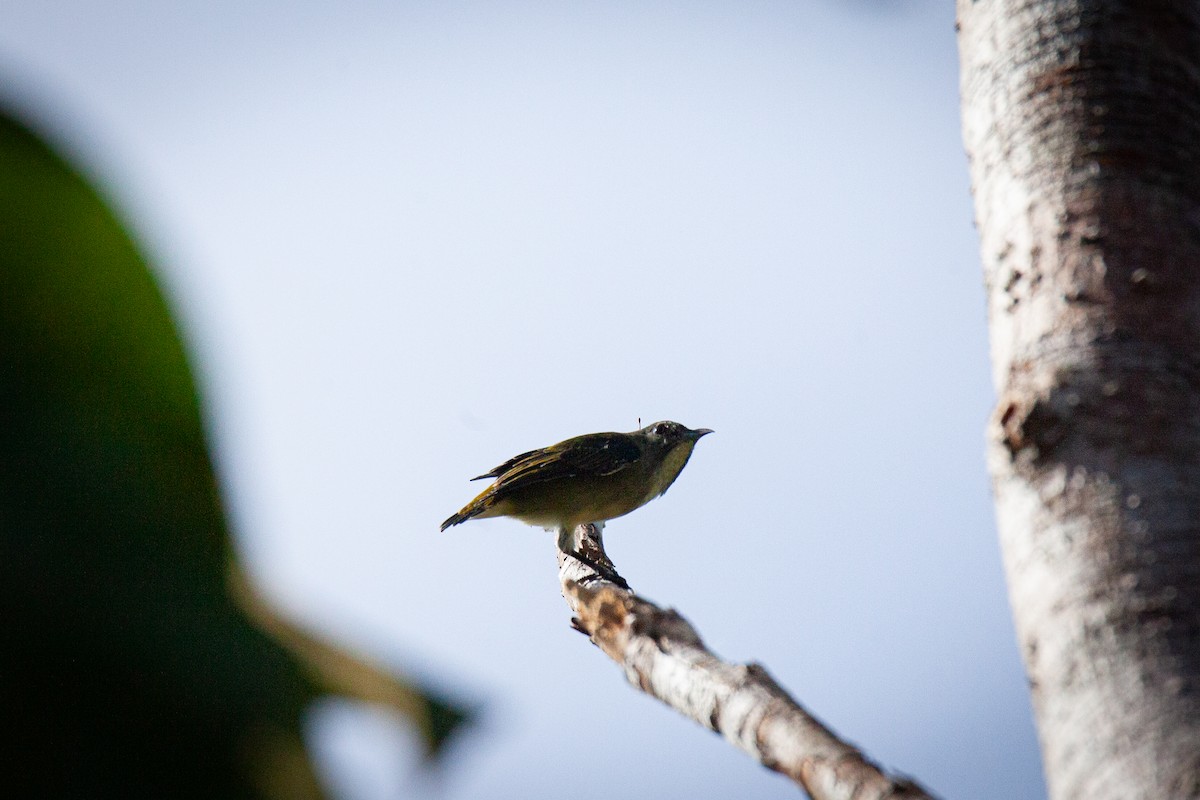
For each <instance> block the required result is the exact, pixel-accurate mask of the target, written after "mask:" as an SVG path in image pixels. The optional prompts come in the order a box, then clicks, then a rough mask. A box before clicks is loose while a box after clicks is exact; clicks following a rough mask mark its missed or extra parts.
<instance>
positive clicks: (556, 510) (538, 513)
mask: <svg viewBox="0 0 1200 800" xmlns="http://www.w3.org/2000/svg"><path fill="white" fill-rule="evenodd" d="M710 433H712V431H711V430H709V429H708V428H697V429H696V430H692V429H690V428H688V427H686V426H684V425H680V424H679V423H678V422H672V421H670V420H663V421H662V422H655V423H654V424H652V425H647V426H646V427H644V428H641V429H639V430H636V431H631V432H629V433H615V432H608V433H588V434H584V435H583V436H575V437H573V438H571V439H566V440H564V441H561V442H559V443H558V444H552V445H550V446H549V447H543V448H540V449H537V450H530V451H529V452H527V453H521V454H520V455H518V456H513V457H512V458H510V459H508V460H507V461H505V462H504V463H503V464H500V465H499V466H497V467H496V468H494V469H492V470H490V471H488V472H485V473H483V474H482V475H478V476H476V477H474V478H472V479H471V480H475V481H477V480H484V479H487V478H494V479H495V480H494V481H493V482H492V484H491V485H490V486H488V487H487V488H486V489H484V490H483V491H482V492H481V493H480V494H479V496H478V497H476V498H475V499H474V500H472V501H471V502H469V503H467V504H466V505H465V506H463V508H462V509H461V510H460V511H458V512H457V513H455V514H451V515H450V516H449V517H448V518H447V519H446V521H445V522H443V523H442V527H441V529H442V530H443V531H445V530H446V529H447V528H449V527H451V526H454V525H459V524H461V523H463V522H466V521H467V520H470V519H487V518H489V517H512V518H515V519H518V520H520V521H522V522H524V523H526V524H527V525H533V526H536V527H540V528H546V529H547V530H557V531H558V534H559V549H560V550H562V551H563V552H565V553H567V554H569V555H572V556H575V557H576V558H580V554H579V553H577V552H575V551H574V550H572V549H570V548H569V545H568V544H567V542H569V538H568V537H569V534H570V532H571V531H573V530H574V529H575V528H576V527H578V526H579V525H583V524H586V523H593V522H594V523H601V522H606V521H608V520H610V519H615V518H616V517H622V516H624V515H626V514H628V513H629V512H631V511H634V510H635V509H638V508H641V507H642V506H644V505H645V504H646V503H649V502H650V501H651V500H653V499H654V498H656V497H659V496H660V495H662V494H664V493H666V491H667V489H669V488H670V487H671V484H672V483H674V482H675V479H676V478H678V477H679V473H680V472H681V471H683V468H684V466H686V465H687V462H688V459H689V458H691V455H692V450H693V449H694V448H695V447H696V442H698V441H699V440H700V439H701V437H704V436H707V435H708V434H710ZM580 560H581V561H584V563H587V564H588V565H589V566H593V567H594V566H595V565H594V564H593V563H592V562H591V561H590V560H587V559H583V558H580Z"/></svg>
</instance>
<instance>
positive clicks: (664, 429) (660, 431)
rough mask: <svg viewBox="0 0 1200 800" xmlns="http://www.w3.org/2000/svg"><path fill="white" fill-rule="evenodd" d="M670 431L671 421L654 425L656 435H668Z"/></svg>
mask: <svg viewBox="0 0 1200 800" xmlns="http://www.w3.org/2000/svg"><path fill="white" fill-rule="evenodd" d="M670 432H671V423H669V422H660V423H658V424H657V425H655V426H654V434H655V435H656V436H666V435H667V434H668V433H670Z"/></svg>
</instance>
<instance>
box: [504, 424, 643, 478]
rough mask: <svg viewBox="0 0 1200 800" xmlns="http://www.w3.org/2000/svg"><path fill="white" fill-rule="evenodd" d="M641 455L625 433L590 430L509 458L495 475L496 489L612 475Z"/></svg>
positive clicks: (625, 467) (628, 465) (627, 466)
mask: <svg viewBox="0 0 1200 800" xmlns="http://www.w3.org/2000/svg"><path fill="white" fill-rule="evenodd" d="M640 455H641V450H640V449H639V448H638V446H637V445H636V444H635V443H633V442H632V441H630V440H629V439H628V438H627V437H625V436H619V435H616V436H614V435H612V434H606V433H589V434H587V435H585V436H577V437H575V438H574V439H568V440H567V441H565V442H561V443H559V444H556V445H551V446H550V447H547V448H545V449H542V450H534V451H531V452H529V453H523V454H522V455H519V456H517V457H516V458H513V459H510V461H509V462H508V463H510V464H511V466H510V467H508V469H505V470H504V471H503V472H500V473H499V474H498V475H497V476H496V478H497V481H496V489H497V490H498V491H500V490H502V491H511V490H513V489H520V488H523V487H525V486H530V485H533V484H535V483H542V482H545V481H553V480H559V479H562V478H573V477H576V476H581V475H593V476H602V475H612V474H614V473H616V472H620V471H621V470H623V469H628V468H629V467H630V465H632V464H633V463H635V462H636V461H637V459H638V457H639V456H640Z"/></svg>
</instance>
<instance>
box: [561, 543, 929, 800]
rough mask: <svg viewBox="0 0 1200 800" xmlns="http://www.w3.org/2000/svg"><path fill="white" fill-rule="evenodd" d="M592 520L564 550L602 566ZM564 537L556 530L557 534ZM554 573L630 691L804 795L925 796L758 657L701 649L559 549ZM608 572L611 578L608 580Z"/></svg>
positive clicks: (823, 798)
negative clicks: (815, 712) (709, 733)
mask: <svg viewBox="0 0 1200 800" xmlns="http://www.w3.org/2000/svg"><path fill="white" fill-rule="evenodd" d="M601 527H602V526H600V525H581V526H579V527H578V528H577V529H576V530H575V531H574V532H573V536H574V541H573V543H572V549H574V550H575V551H576V552H579V553H581V554H583V556H584V557H585V558H586V559H588V560H590V561H592V562H594V564H598V565H600V566H601V567H602V569H605V570H607V569H609V568H612V562H611V561H610V560H609V558H608V556H607V555H606V554H605V552H604V545H603V541H602V539H601ZM563 538H566V537H563ZM558 577H559V580H560V581H561V583H562V592H563V597H564V598H566V601H567V605H569V606H570V607H571V610H572V611H573V612H574V613H575V615H576V616H575V618H574V619H572V621H571V624H572V625H573V626H574V627H575V628H576V630H579V631H580V632H582V633H585V634H587V636H588V637H589V638H590V639H591V640H592V643H593V644H595V645H596V646H598V647H599V648H600V649H601V650H603V651H604V652H605V653H606V654H607V655H608V657H609V658H611V659H612V660H613V661H616V662H617V663H618V664H619V665H621V667H622V669H624V670H625V677H626V678H627V679H628V680H629V682H630V683H631V684H633V685H634V686H635V687H637V688H638V689H641V690H642V691H643V692H646V693H647V694H649V695H652V696H653V697H657V698H658V699H659V700H661V701H663V702H664V703H666V704H667V705H669V706H671V707H672V708H674V709H675V710H677V711H679V712H680V713H681V714H683V715H684V716H686V717H689V718H691V719H693V720H695V721H696V722H699V723H700V724H701V725H703V726H705V727H706V728H709V729H710V730H713V731H716V732H718V733H720V734H721V735H722V736H724V737H725V738H726V739H728V740H729V741H730V742H731V743H732V744H734V745H735V746H737V747H738V748H740V749H741V750H743V751H744V752H746V753H747V754H749V755H750V757H751V758H753V759H754V760H755V761H757V762H758V763H760V764H762V765H763V766H764V767H767V768H768V769H773V770H775V771H776V772H780V773H782V774H784V775H786V776H788V777H789V778H791V779H792V780H793V781H795V782H796V783H797V784H799V785H800V786H801V787H803V788H804V789H805V790H806V791H807V792H808V793H809V795H810V796H811V797H812V798H813V800H876V799H878V800H883V799H884V798H887V799H888V800H921V798H925V799H926V800H928V799H929V798H931V797H932V796H931V795H930V794H929V793H928V792H926V791H925V790H924V789H922V788H921V787H920V786H918V785H917V784H916V783H913V782H912V781H909V780H907V779H905V778H900V777H889V776H887V775H886V774H884V772H883V771H882V770H881V769H880V768H879V767H878V766H876V765H875V764H874V763H872V762H871V761H869V760H868V759H867V758H866V757H865V756H864V755H863V754H862V753H861V752H860V751H859V750H858V749H857V748H855V747H853V746H852V745H850V744H847V743H846V742H843V741H842V740H841V739H839V738H837V736H836V735H835V734H834V733H833V732H832V731H830V730H829V729H828V728H826V727H825V726H824V725H822V724H821V723H820V722H819V721H818V720H817V719H816V718H815V717H813V716H812V715H811V714H809V713H808V712H807V711H805V710H804V709H803V708H801V707H800V706H799V705H798V704H797V703H796V702H795V701H794V700H793V699H792V698H791V697H789V696H788V694H787V692H786V691H784V689H783V687H781V686H780V685H779V684H778V683H776V682H775V680H774V679H773V678H772V677H771V676H770V675H769V674H767V671H766V669H765V668H763V667H762V666H761V665H759V664H754V663H751V664H744V665H742V664H729V663H727V662H725V661H722V660H721V659H720V658H718V657H717V656H715V655H714V654H713V653H712V652H711V651H709V650H708V648H707V647H705V645H704V642H703V641H701V639H700V635H699V634H698V633H696V629H695V628H693V627H692V626H691V624H690V623H689V622H688V621H687V620H685V619H684V618H683V617H682V616H680V615H679V614H678V613H677V612H676V611H674V610H673V609H664V608H660V607H659V606H656V605H655V604H653V603H651V602H649V601H648V600H646V599H644V598H642V597H640V596H638V595H637V594H635V593H634V592H633V591H632V590H630V589H628V588H627V587H622V586H621V585H620V582H621V579H620V576H618V575H617V574H616V570H615V568H612V572H611V574H610V575H607V576H606V575H604V574H602V573H601V572H598V571H597V570H596V569H594V568H593V567H592V566H591V565H588V564H585V563H584V562H583V561H580V560H579V559H577V558H575V557H573V556H572V555H568V554H567V553H564V552H562V548H561V547H560V550H559V554H558ZM613 579H615V582H614V580H613Z"/></svg>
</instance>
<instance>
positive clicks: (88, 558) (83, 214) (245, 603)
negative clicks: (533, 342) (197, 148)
mask: <svg viewBox="0 0 1200 800" xmlns="http://www.w3.org/2000/svg"><path fill="white" fill-rule="evenodd" d="M200 420H201V418H200V409H199V402H198V399H197V393H196V387H195V384H194V383H193V380H192V377H191V373H190V371H189V369H188V364H187V359H186V357H185V354H184V350H183V347H182V345H181V342H180V339H179V336H178V335H177V332H176V330H175V326H174V323H173V322H172V319H171V316H170V314H169V312H168V310H167V307H166V305H165V303H164V302H163V298H162V295H161V294H160V292H159V290H158V288H157V286H156V285H155V283H154V280H153V279H152V277H151V275H150V273H149V271H148V270H147V269H146V266H145V265H144V262H143V259H142V257H141V255H140V254H139V252H138V248H137V247H136V246H135V244H134V242H133V241H132V239H131V238H130V236H129V235H128V234H127V233H126V232H125V230H124V229H123V228H122V226H121V225H120V223H119V222H118V221H117V218H116V217H115V216H114V214H113V213H112V212H111V211H110V210H109V209H108V208H107V207H106V205H105V204H104V202H103V201H102V200H101V199H100V197H99V195H98V194H97V193H96V192H95V191H93V190H92V189H91V188H90V187H89V186H88V185H87V183H86V182H85V181H84V180H83V179H82V178H81V177H80V175H79V174H78V173H77V172H76V171H75V170H73V169H71V168H70V167H69V166H68V165H67V164H66V163H64V161H63V160H62V159H60V158H58V157H57V156H56V155H55V154H54V153H53V152H52V151H51V150H50V149H49V148H48V147H46V146H45V145H44V144H43V143H42V142H41V141H40V140H39V139H38V138H37V137H36V136H35V135H33V134H32V133H31V132H30V131H29V130H28V129H27V128H25V127H24V126H22V125H21V124H20V123H18V122H16V121H14V120H13V119H12V118H11V117H9V116H7V115H3V114H0V619H2V620H3V625H4V628H3V629H4V632H5V633H4V642H3V644H2V645H0V719H3V722H4V725H5V727H6V728H7V729H8V731H9V741H10V742H12V743H14V744H13V745H10V749H8V752H6V759H5V761H6V763H7V764H8V765H9V766H8V768H7V769H6V770H5V776H4V777H5V779H6V782H7V784H8V785H9V786H10V787H27V789H25V790H22V791H23V792H25V791H28V790H32V794H33V796H38V797H47V796H52V797H87V798H106V797H122V798H139V797H163V798H166V797H205V798H216V797H221V798H241V797H245V798H252V797H253V798H271V797H279V798H283V797H287V798H295V797H320V796H322V790H321V787H320V786H319V783H318V781H317V780H316V777H315V770H314V767H313V764H312V761H311V759H310V758H309V756H308V755H307V753H306V752H305V751H304V748H303V742H302V722H303V715H304V713H305V709H306V708H307V707H309V706H310V704H311V703H312V702H313V701H314V700H315V699H316V698H318V697H320V696H322V695H325V694H329V693H336V694H344V695H348V696H351V697H356V698H360V699H365V700H369V701H372V702H380V703H384V704H387V705H389V706H391V707H393V708H396V709H398V710H399V711H401V712H402V713H404V714H405V715H407V716H408V717H409V718H410V719H411V720H412V721H413V723H414V724H416V725H417V726H418V727H419V728H420V730H421V731H422V734H423V736H424V739H425V741H426V742H427V744H428V746H429V748H430V752H436V751H437V749H438V748H439V747H440V745H441V744H442V743H443V742H444V741H445V739H446V738H447V737H448V736H449V735H450V734H451V733H452V732H453V730H454V729H455V728H456V727H457V726H458V725H459V724H460V723H462V722H463V721H464V720H465V713H464V712H463V711H462V710H460V709H459V708H457V707H455V706H453V705H451V704H449V703H447V702H445V701H444V700H441V699H439V698H437V697H436V696H434V695H432V694H431V693H429V692H428V691H423V690H422V689H420V688H419V687H417V686H415V685H413V684H411V683H409V682H407V681H405V680H403V679H401V678H399V677H397V676H393V675H389V674H388V673H386V672H385V671H383V670H381V669H379V668H377V667H375V666H373V665H371V664H370V663H368V662H365V661H363V660H361V659H359V658H357V657H355V656H353V655H351V654H349V653H346V652H344V651H342V650H339V649H338V648H336V647H334V646H332V645H330V644H327V643H325V642H322V641H321V640H320V639H318V638H316V637H313V636H310V635H309V634H307V633H305V632H304V631H301V630H300V629H298V628H297V627H296V626H294V625H292V624H291V623H289V622H288V621H287V620H285V619H283V618H282V617H280V616H279V615H278V614H276V613H275V612H274V611H273V610H272V609H271V608H270V607H269V606H267V605H265V604H264V603H263V602H261V600H259V599H257V598H256V597H255V595H254V594H253V592H252V591H251V589H250V587H249V584H248V583H247V582H246V581H245V580H244V579H243V578H242V577H241V575H240V573H239V571H238V570H237V568H236V563H235V560H234V554H233V551H232V548H231V543H230V537H229V532H228V530H227V527H226V519H225V516H224V513H223V511H222V507H221V498H220V492H219V491H218V487H217V485H216V482H215V479H214V476H213V471H212V465H211V462H210V459H209V456H208V452H207V449H206V443H205V439H204V434H203V430H202V428H201V421H200ZM231 588H232V591H231ZM35 787H36V788H35Z"/></svg>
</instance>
